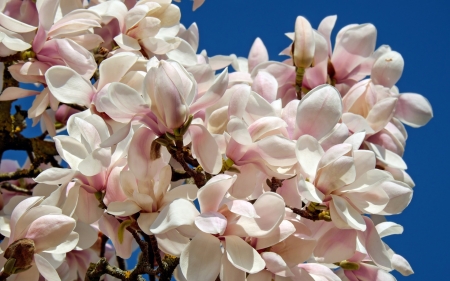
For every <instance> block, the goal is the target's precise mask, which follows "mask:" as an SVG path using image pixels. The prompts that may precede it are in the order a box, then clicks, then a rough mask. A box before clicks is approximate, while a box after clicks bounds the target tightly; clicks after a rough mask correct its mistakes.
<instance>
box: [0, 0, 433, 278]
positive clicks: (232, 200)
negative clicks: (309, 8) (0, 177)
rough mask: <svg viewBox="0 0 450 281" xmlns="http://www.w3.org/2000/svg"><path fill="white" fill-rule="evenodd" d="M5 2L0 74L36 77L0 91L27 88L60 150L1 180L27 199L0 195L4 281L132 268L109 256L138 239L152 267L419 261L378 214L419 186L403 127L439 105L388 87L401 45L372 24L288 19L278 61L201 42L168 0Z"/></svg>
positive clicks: (211, 270) (354, 269)
mask: <svg viewBox="0 0 450 281" xmlns="http://www.w3.org/2000/svg"><path fill="white" fill-rule="evenodd" d="M0 3H2V4H1V6H0V11H1V13H0V36H1V37H0V56H1V57H4V58H8V57H10V58H14V59H13V61H14V62H13V63H11V64H9V65H6V69H5V73H6V72H8V73H10V75H11V76H12V77H13V79H15V80H17V81H19V82H22V83H36V84H40V85H43V88H42V90H41V91H35V90H27V89H23V88H19V87H7V88H5V89H3V92H2V94H1V95H0V101H8V100H15V99H19V98H23V97H29V96H35V99H34V102H33V104H32V106H31V108H30V109H28V117H29V118H32V119H33V121H34V124H38V123H40V126H41V129H42V131H43V132H44V133H46V134H48V135H49V136H51V138H48V140H47V141H48V142H52V143H54V146H55V147H56V150H57V152H58V154H59V156H60V158H61V159H60V160H61V161H62V160H63V162H61V163H63V164H61V165H62V166H56V165H41V167H40V168H41V169H42V170H43V171H42V172H41V173H40V174H39V175H38V176H36V177H35V178H33V179H21V180H17V181H10V182H9V184H14V185H16V186H19V187H20V186H24V185H28V186H29V185H30V184H31V185H34V186H33V189H32V192H29V194H28V193H26V194H25V193H21V192H19V191H20V190H19V189H18V190H16V191H10V190H5V191H4V192H3V194H2V195H0V196H1V197H0V199H1V200H0V209H1V212H0V221H1V224H0V233H1V235H3V236H4V239H3V241H2V242H1V244H0V247H1V249H0V253H1V254H2V255H3V256H2V257H0V266H2V267H3V270H2V273H3V274H4V276H8V277H9V278H8V279H7V280H39V278H40V276H42V277H43V278H45V279H46V280H51V281H54V280H67V281H69V280H85V276H88V278H89V276H93V275H92V274H98V273H99V272H100V271H101V270H102V267H101V266H100V265H101V264H103V263H100V262H98V261H99V260H100V258H102V260H103V262H107V263H108V264H109V265H110V266H112V267H113V268H116V269H117V271H114V272H111V271H104V272H100V275H102V274H105V273H106V274H107V276H106V278H111V277H112V276H114V277H115V278H118V279H121V280H139V279H130V278H132V277H130V276H134V275H133V273H131V275H130V274H128V275H126V274H125V275H120V274H119V273H118V272H119V271H120V270H119V269H118V267H120V265H118V264H117V261H116V256H117V257H119V258H122V259H128V258H130V256H131V254H132V252H133V251H134V250H135V249H136V248H137V247H140V248H141V250H142V251H143V252H144V251H146V252H145V254H144V255H142V256H141V258H140V261H139V263H140V264H141V265H142V264H144V263H145V264H146V265H147V267H144V266H140V264H139V263H138V266H137V267H136V268H135V269H134V271H135V273H136V274H144V273H145V274H149V275H156V276H159V278H161V279H160V280H165V279H164V278H166V277H164V276H165V275H167V274H169V276H171V275H172V274H173V276H174V277H175V278H176V280H179V281H181V280H187V281H196V280H205V281H209V280H218V279H220V280H222V281H227V280H233V281H239V280H242V281H245V280H247V281H256V280H257V281H261V280H262V281H265V280H267V281H270V280H277V281H281V280H294V281H303V280H305V281H306V280H308V281H310V280H316V281H319V280H328V281H335V280H343V281H356V280H361V281H362V280H378V281H386V280H395V278H394V277H393V276H392V275H391V274H390V273H389V272H391V271H392V270H397V271H399V272H400V273H401V274H403V275H405V276H406V275H409V274H412V273H413V270H412V268H411V266H410V265H409V263H408V262H407V260H406V259H405V258H403V257H402V256H401V255H399V254H397V253H395V252H394V250H392V249H391V248H390V247H389V246H388V245H387V244H385V243H384V242H383V241H382V238H383V237H385V236H388V235H392V234H401V233H402V231H403V227H402V226H401V225H399V224H396V223H394V222H391V221H389V220H388V219H387V218H386V216H390V215H394V214H399V213H401V212H402V211H403V210H404V209H405V208H406V207H407V206H408V204H409V203H410V201H411V198H412V194H413V187H414V182H413V180H412V179H411V177H410V176H409V175H408V174H407V172H406V169H407V166H406V163H405V162H404V161H403V158H402V156H403V153H404V151H405V145H406V139H407V132H406V129H405V126H404V125H405V124H406V125H408V126H411V127H420V126H423V125H425V124H426V123H427V122H428V121H429V120H430V119H431V118H432V115H433V113H432V109H431V106H430V104H429V103H428V101H427V100H426V98H424V97H423V96H422V95H419V94H416V93H401V92H400V90H399V89H398V88H397V87H396V86H395V84H396V83H397V81H398V80H399V79H400V77H401V75H402V71H403V67H404V61H403V58H402V56H401V55H400V54H399V53H398V52H396V51H393V50H392V49H391V48H390V47H389V46H387V45H382V46H380V47H379V48H377V49H376V48H375V47H376V37H377V30H376V28H375V27H374V26H373V25H372V24H351V25H347V26H345V27H344V28H342V29H341V30H340V31H339V32H338V33H337V36H336V39H335V41H334V43H333V44H332V40H331V33H332V30H333V28H334V25H335V22H336V19H337V17H336V16H329V17H326V18H325V19H323V21H322V22H321V23H320V25H319V26H318V28H317V29H314V28H313V27H312V26H311V25H310V23H309V22H308V21H307V20H306V19H305V18H304V17H302V16H299V17H298V18H297V20H296V22H295V24H294V23H293V27H294V28H293V29H294V32H292V33H287V36H288V37H289V38H290V39H291V40H292V44H290V45H289V46H287V48H286V49H285V50H283V51H282V55H286V56H287V59H286V60H284V61H283V62H278V61H271V60H269V56H268V52H267V50H266V48H265V46H264V43H263V42H262V40H261V39H259V38H257V39H256V40H255V41H254V43H253V45H252V46H251V49H250V51H249V55H248V58H244V57H237V56H235V55H233V54H232V55H217V56H212V57H210V56H208V54H207V52H206V51H205V50H203V51H199V50H198V45H199V30H198V27H197V25H196V24H195V23H194V24H192V25H191V26H190V27H188V28H186V27H185V26H183V25H182V24H181V23H180V18H181V13H180V10H179V8H178V7H177V6H176V5H174V4H172V3H171V0H141V1H135V0H123V1H100V0H97V1H94V0H91V1H80V0H77V1H64V0H60V1H53V0H38V1H32V0H24V1H19V0H10V1H1V2H0ZM202 3H203V1H195V2H194V8H198V6H200V5H201V4H202ZM229 67H232V69H233V70H234V71H231V68H230V69H229ZM64 129H65V130H67V135H66V134H63V133H64V132H65V131H64ZM63 167H66V168H63ZM19 168H20V167H19V166H18V164H17V162H15V161H12V160H2V162H1V167H0V169H1V171H2V172H13V171H15V170H17V169H19ZM105 237H106V239H105ZM107 239H109V240H110V241H111V242H112V243H111V244H106V245H105V242H106V240H107ZM145 243H147V244H145ZM142 245H147V246H150V245H151V247H150V248H152V250H151V251H147V250H148V249H144V248H145V247H142ZM146 258H147V259H148V260H144V261H143V259H146ZM90 263H91V264H90ZM116 265H117V267H115V266H116ZM170 267H172V268H171V271H170V272H167V270H168V269H167V268H170ZM104 268H106V267H103V269H104ZM143 268H144V269H143ZM138 271H139V272H138ZM128 272H130V271H128ZM89 274H91V275H89ZM0 275H1V274H0ZM133 278H134V277H133ZM136 278H137V277H136ZM169 278H170V277H169ZM217 278H218V279H217ZM86 280H91V279H86ZM92 280H94V279H92ZM97 280H98V279H97ZM167 280H170V279H167Z"/></svg>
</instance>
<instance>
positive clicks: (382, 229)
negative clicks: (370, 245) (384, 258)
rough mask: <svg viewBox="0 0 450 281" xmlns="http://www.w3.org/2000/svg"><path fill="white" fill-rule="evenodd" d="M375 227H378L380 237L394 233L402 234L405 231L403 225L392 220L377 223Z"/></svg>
mask: <svg viewBox="0 0 450 281" xmlns="http://www.w3.org/2000/svg"><path fill="white" fill-rule="evenodd" d="M375 228H376V229H377V232H378V235H380V238H383V237H386V236H389V235H393V234H402V233H403V226H401V225H399V224H397V223H395V222H390V221H385V222H381V223H379V224H377V225H375Z"/></svg>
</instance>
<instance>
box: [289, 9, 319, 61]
mask: <svg viewBox="0 0 450 281" xmlns="http://www.w3.org/2000/svg"><path fill="white" fill-rule="evenodd" d="M314 50H315V41H314V31H313V29H312V27H311V24H310V23H309V21H308V20H307V19H305V18H304V17H302V16H298V17H297V20H296V21H295V35H294V43H293V46H292V56H293V60H294V65H295V66H296V67H297V68H308V67H310V66H311V64H312V62H313V59H314Z"/></svg>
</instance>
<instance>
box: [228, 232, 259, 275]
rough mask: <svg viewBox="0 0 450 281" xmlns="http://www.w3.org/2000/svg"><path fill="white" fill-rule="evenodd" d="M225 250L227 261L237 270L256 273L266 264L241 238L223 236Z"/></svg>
mask: <svg viewBox="0 0 450 281" xmlns="http://www.w3.org/2000/svg"><path fill="white" fill-rule="evenodd" d="M225 242H226V245H225V250H226V252H227V257H228V260H229V261H230V262H231V263H232V264H233V265H234V266H235V267H237V268H239V269H241V270H243V271H245V272H248V273H257V272H259V271H261V270H263V269H264V266H265V265H266V263H265V262H264V260H263V259H262V258H261V256H260V255H259V254H258V252H257V251H256V250H255V249H253V248H252V247H251V246H250V245H249V244H247V243H246V242H245V241H244V240H243V239H242V238H240V237H238V236H234V235H229V236H225Z"/></svg>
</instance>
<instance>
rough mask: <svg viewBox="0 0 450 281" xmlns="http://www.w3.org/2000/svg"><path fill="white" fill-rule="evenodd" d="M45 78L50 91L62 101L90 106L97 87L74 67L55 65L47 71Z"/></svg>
mask: <svg viewBox="0 0 450 281" xmlns="http://www.w3.org/2000/svg"><path fill="white" fill-rule="evenodd" d="M45 79H46V81H47V85H48V88H49V89H50V92H51V93H52V94H53V96H54V97H55V98H56V99H58V100H59V101H60V102H63V103H74V104H78V105H82V106H86V107H90V104H91V99H92V97H93V95H94V93H95V88H94V87H93V86H92V85H91V83H90V82H89V81H87V80H86V79H85V78H83V77H82V76H81V75H80V74H78V73H77V72H76V71H74V70H73V69H71V68H69V67H65V66H53V67H52V68H50V69H49V70H48V71H47V72H46V73H45Z"/></svg>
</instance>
